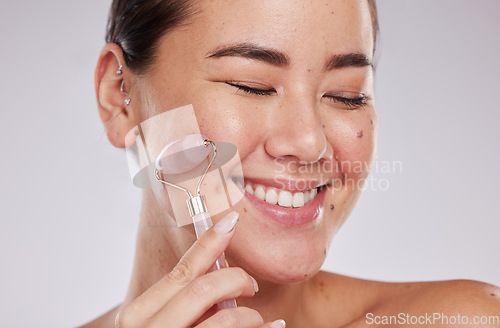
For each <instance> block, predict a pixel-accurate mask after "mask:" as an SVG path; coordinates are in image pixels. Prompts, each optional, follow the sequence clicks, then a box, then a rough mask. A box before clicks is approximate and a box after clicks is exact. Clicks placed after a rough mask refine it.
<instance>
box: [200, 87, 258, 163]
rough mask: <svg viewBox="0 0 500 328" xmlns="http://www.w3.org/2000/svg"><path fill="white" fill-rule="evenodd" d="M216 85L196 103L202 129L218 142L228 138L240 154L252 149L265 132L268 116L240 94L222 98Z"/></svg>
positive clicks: (241, 155)
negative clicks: (243, 99)
mask: <svg viewBox="0 0 500 328" xmlns="http://www.w3.org/2000/svg"><path fill="white" fill-rule="evenodd" d="M218 89H219V88H215V89H214V90H213V91H212V92H210V93H209V94H208V95H207V96H206V97H204V98H203V99H200V101H198V102H196V103H194V104H193V106H194V108H195V113H196V118H197V120H198V124H199V126H200V131H201V133H202V134H204V135H206V136H207V137H209V138H211V139H213V140H216V141H226V142H231V143H233V144H235V145H236V146H237V147H238V152H239V154H240V157H241V158H243V157H245V156H246V155H247V154H250V153H251V152H253V151H254V150H255V149H256V148H257V147H258V145H259V142H261V140H262V137H263V135H264V133H265V129H264V126H265V124H263V122H264V120H265V118H263V115H262V114H260V115H255V113H262V111H259V108H258V107H257V106H256V105H255V104H252V103H250V102H245V101H242V100H241V99H237V97H233V96H227V97H221V96H220V94H222V92H220V91H219V92H218Z"/></svg>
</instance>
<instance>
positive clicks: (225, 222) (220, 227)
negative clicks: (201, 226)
mask: <svg viewBox="0 0 500 328" xmlns="http://www.w3.org/2000/svg"><path fill="white" fill-rule="evenodd" d="M239 216H240V214H239V213H238V212H236V211H232V212H230V213H229V214H227V215H226V216H225V217H223V218H222V219H221V220H220V221H219V222H217V224H215V225H214V227H213V230H214V231H215V232H216V233H218V234H226V233H229V232H230V231H232V230H233V228H234V226H235V225H236V223H237V222H238V218H239Z"/></svg>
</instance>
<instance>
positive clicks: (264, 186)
mask: <svg viewBox="0 0 500 328" xmlns="http://www.w3.org/2000/svg"><path fill="white" fill-rule="evenodd" d="M233 181H234V182H235V184H236V185H237V186H238V188H239V189H241V190H242V191H243V190H244V191H245V194H246V195H247V197H248V198H249V199H250V200H255V201H257V203H258V204H259V205H264V204H267V205H268V206H270V207H272V208H276V210H279V209H281V211H280V213H282V214H283V215H285V213H290V212H289V211H290V210H292V211H293V212H296V214H303V215H305V214H306V213H307V212H308V211H302V209H303V210H306V209H308V208H315V207H318V206H320V205H321V203H322V198H323V197H320V196H321V194H324V193H321V192H322V191H323V190H326V189H327V188H328V184H320V183H318V182H315V181H307V182H304V183H300V184H298V183H296V182H294V181H289V180H278V179H272V180H269V179H246V180H243V179H242V178H238V179H233ZM319 198H321V199H319ZM266 207H267V206H266ZM299 212H300V213H299ZM314 212H315V211H314Z"/></svg>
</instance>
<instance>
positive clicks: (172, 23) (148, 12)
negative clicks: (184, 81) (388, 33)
mask: <svg viewBox="0 0 500 328" xmlns="http://www.w3.org/2000/svg"><path fill="white" fill-rule="evenodd" d="M367 1H368V6H369V9H370V15H371V19H372V29H373V40H374V46H373V47H374V49H373V51H375V42H376V40H377V34H378V29H379V27H378V16H377V7H376V4H375V0H367ZM193 2H194V1H193V0H113V3H112V5H111V11H110V13H109V19H108V27H107V32H106V42H113V43H116V44H118V45H119V46H120V47H121V48H122V49H123V56H124V58H125V64H126V65H127V67H128V68H129V69H130V70H131V71H132V72H133V73H135V74H139V75H140V74H143V73H146V72H147V70H148V69H149V67H150V66H151V65H152V64H153V62H154V60H155V57H156V53H157V47H158V43H159V40H160V39H161V37H162V36H163V35H165V34H166V33H167V32H168V31H170V30H172V29H174V28H176V27H178V26H180V25H183V24H186V22H187V20H188V18H190V17H191V16H192V15H193V14H194V13H195V9H194V4H193Z"/></svg>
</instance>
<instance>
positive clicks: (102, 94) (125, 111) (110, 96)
mask: <svg viewBox="0 0 500 328" xmlns="http://www.w3.org/2000/svg"><path fill="white" fill-rule="evenodd" d="M120 65H123V68H122V69H121V71H122V73H121V74H118V73H117V71H118V68H119V67H120ZM133 77H134V76H133V74H132V73H131V72H130V71H129V70H128V69H127V68H126V67H125V60H124V59H123V51H122V49H121V48H120V46H118V45H117V44H114V43H108V44H107V45H106V46H105V47H104V49H103V50H102V51H101V54H100V56H99V60H98V62H97V66H96V70H95V92H96V98H97V107H98V109H99V116H100V117H101V121H102V123H103V124H104V127H105V128H106V133H107V136H108V139H109V141H110V142H111V144H112V145H113V146H115V147H118V148H125V147H126V144H125V137H126V135H127V133H128V132H129V131H130V130H131V129H132V128H133V127H134V126H136V125H137V122H136V121H135V117H134V115H133V111H132V104H131V105H129V106H126V105H125V100H126V99H130V94H131V91H130V90H131V85H132V81H133ZM122 81H125V88H124V90H125V91H126V92H127V93H128V95H126V94H124V93H123V92H122V91H121V89H120V88H121V85H122Z"/></svg>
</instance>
